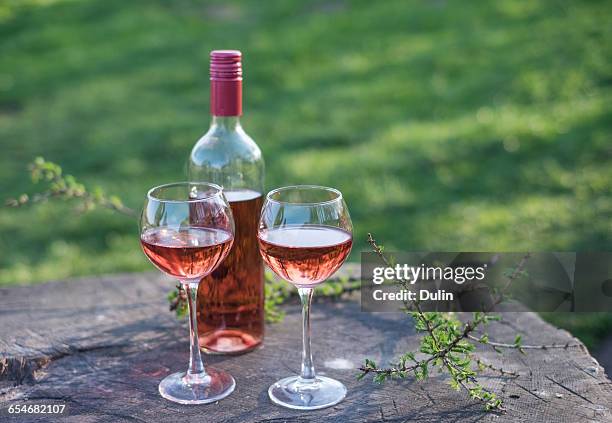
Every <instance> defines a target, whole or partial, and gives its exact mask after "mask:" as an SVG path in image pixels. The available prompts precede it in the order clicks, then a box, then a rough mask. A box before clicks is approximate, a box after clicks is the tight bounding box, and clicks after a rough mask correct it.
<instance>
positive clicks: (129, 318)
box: [0, 273, 612, 423]
mask: <svg viewBox="0 0 612 423" xmlns="http://www.w3.org/2000/svg"><path fill="white" fill-rule="evenodd" d="M171 287H172V282H171V281H169V280H168V279H165V278H164V277H162V276H160V275H158V274H155V273H150V274H135V275H120V276H110V277H99V278H90V279H82V280H78V281H63V282H50V283H46V284H43V285H38V286H35V287H14V288H8V289H1V290H0V421H7V418H8V420H9V421H10V420H14V421H50V420H51V421H57V420H61V421H72V422H79V423H82V422H117V421H143V422H144V421H146V422H150V421H162V422H176V421H181V422H186V421H198V422H202V421H206V422H211V421H220V422H236V421H248V422H255V421H257V422H262V421H279V422H280V421H299V422H309V421H323V420H324V421H337V422H345V421H408V420H415V421H421V422H423V421H428V422H439V421H495V422H500V421H538V422H543V421H553V422H578V421H612V412H611V410H610V409H611V408H612V384H611V382H610V381H609V380H608V379H607V378H606V376H605V374H604V371H603V369H602V368H601V367H600V366H599V365H598V364H597V362H596V361H595V360H594V359H593V358H591V356H590V355H589V354H588V352H587V351H586V349H584V348H571V349H567V350H563V349H561V350H546V351H539V350H538V351H529V352H528V355H522V354H520V353H519V352H508V353H505V354H504V355H503V356H500V355H497V354H495V353H494V352H489V351H486V350H483V353H484V356H485V358H486V359H487V360H488V361H489V362H490V363H491V364H494V365H498V366H503V367H505V368H507V369H509V370H514V371H518V372H519V373H520V376H519V377H518V378H511V377H500V376H497V375H495V374H485V375H484V377H482V381H483V383H484V384H485V385H486V386H487V387H489V388H491V389H493V390H494V391H495V392H497V393H498V394H500V395H501V396H502V397H503V398H504V400H505V404H506V407H507V409H508V411H507V412H506V413H505V414H502V415H495V414H491V413H486V412H483V411H482V406H481V404H479V403H476V402H474V401H471V400H470V399H469V398H468V397H467V395H466V394H465V393H464V392H455V391H453V390H451V389H450V388H449V386H448V384H447V379H446V377H445V376H444V375H433V376H432V377H431V378H430V379H428V380H427V381H424V382H414V381H402V382H394V381H392V382H387V383H385V384H384V385H377V384H375V383H373V382H372V381H371V380H363V381H357V380H356V378H355V376H356V374H357V370H356V368H357V367H358V366H359V365H360V364H361V363H362V362H363V359H364V358H365V357H370V358H372V359H374V360H376V361H377V362H378V363H385V362H387V361H389V360H393V359H394V358H395V357H397V355H398V354H399V353H401V352H404V351H406V349H407V348H414V347H415V346H416V345H417V342H418V341H417V338H416V337H415V336H414V330H413V329H412V327H411V325H410V323H409V321H408V319H406V317H405V316H402V315H395V314H369V313H362V312H360V309H359V304H358V302H357V301H339V302H331V301H321V302H318V303H316V304H315V305H314V306H313V314H312V319H313V322H312V323H313V350H314V354H315V363H316V365H317V369H318V371H319V373H320V374H327V375H330V376H332V377H335V378H338V379H339V380H341V381H342V382H344V383H345V384H346V385H347V387H348V389H349V394H348V396H347V398H346V400H345V401H344V402H342V403H340V404H339V405H337V406H335V407H332V408H329V409H325V410H319V411H314V412H300V411H291V410H286V409H283V408H280V407H278V406H275V405H273V404H272V403H271V402H270V400H269V399H268V396H267V388H268V386H269V385H270V384H271V383H273V382H274V381H276V380H277V379H279V378H280V377H283V376H287V375H291V374H294V373H296V372H298V370H299V366H300V337H301V332H300V329H299V328H300V319H301V316H300V310H299V307H298V306H297V305H290V306H287V307H286V310H287V316H286V318H285V320H284V322H282V323H280V324H274V325H269V326H268V328H267V334H266V340H265V346H264V347H263V348H260V349H259V350H257V351H254V352H252V353H250V354H245V355H242V356H236V357H222V356H206V357H205V361H206V363H209V364H214V365H216V366H218V367H220V368H223V369H226V370H228V371H229V372H231V374H232V375H234V377H235V378H236V382H237V387H236V391H235V392H234V393H233V394H232V395H231V397H229V398H227V399H225V400H222V401H220V402H218V403H216V404H209V405H202V406H181V405H177V404H174V403H171V402H169V401H166V400H164V399H162V398H161V397H160V396H159V394H158V392H157V385H158V383H159V381H160V379H161V378H162V377H163V376H165V375H166V374H168V373H169V372H171V371H176V370H179V369H182V368H183V367H185V365H186V363H187V359H188V357H187V351H188V336H187V335H188V333H187V329H186V326H185V325H186V323H185V322H179V321H177V320H176V318H175V317H174V316H173V314H172V313H170V312H168V309H167V308H168V306H167V303H166V300H165V296H166V294H167V292H168V291H169V289H170V288H171ZM504 321H505V323H499V324H497V323H496V324H493V325H491V327H490V330H489V333H490V334H491V337H492V338H496V339H498V340H510V341H511V340H512V339H513V334H514V333H516V331H518V332H520V333H522V334H523V337H524V342H525V343H566V342H568V341H571V342H577V341H576V340H574V339H573V338H572V337H571V336H570V335H569V334H568V333H567V332H565V331H562V330H559V329H556V328H554V327H552V326H550V325H548V324H547V323H545V322H543V321H542V320H541V319H540V318H539V317H537V316H536V315H535V314H531V313H515V314H510V313H508V314H506V315H505V316H504ZM42 403H44V404H51V403H56V404H60V403H63V404H67V410H68V413H67V414H66V415H65V416H62V417H61V418H56V417H49V416H38V417H36V416H25V417H24V416H20V417H15V416H14V415H13V417H8V414H7V408H8V406H9V405H10V404H42Z"/></svg>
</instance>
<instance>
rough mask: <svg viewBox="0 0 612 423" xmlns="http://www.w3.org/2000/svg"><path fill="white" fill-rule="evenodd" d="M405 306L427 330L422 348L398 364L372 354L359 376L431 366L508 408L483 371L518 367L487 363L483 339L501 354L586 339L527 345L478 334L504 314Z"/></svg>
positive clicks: (402, 374)
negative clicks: (466, 314) (483, 379)
mask: <svg viewBox="0 0 612 423" xmlns="http://www.w3.org/2000/svg"><path fill="white" fill-rule="evenodd" d="M368 243H369V244H370V246H371V247H372V250H373V251H374V252H375V253H376V254H377V255H378V256H379V257H380V258H381V260H382V261H383V263H384V264H385V265H386V266H390V265H391V264H392V263H394V260H393V258H392V257H387V255H385V253H384V249H383V248H382V246H380V245H378V244H377V243H376V241H375V239H374V237H373V236H372V235H371V234H368ZM530 257H531V254H529V253H527V254H525V256H524V257H523V258H522V259H521V260H520V261H519V263H518V264H517V265H516V267H515V268H514V269H511V271H509V272H508V273H507V274H506V283H505V284H504V287H503V289H502V290H501V291H499V292H498V294H497V296H496V299H495V301H494V303H493V304H492V305H491V308H490V310H487V311H491V309H493V308H494V307H495V306H496V305H498V304H499V303H501V302H502V301H503V300H504V292H505V291H506V290H507V289H508V288H509V287H510V285H511V284H512V282H513V281H514V280H516V279H517V278H519V277H520V276H521V275H523V274H524V272H525V265H526V263H527V261H528V260H529V258H530ZM396 282H397V283H398V284H399V285H400V286H401V287H402V288H404V289H408V288H409V284H410V283H409V282H408V281H405V280H402V279H397V280H396ZM404 309H405V311H406V313H407V314H409V315H410V316H411V317H412V320H413V322H414V327H415V330H416V331H417V333H418V334H420V335H421V340H420V347H419V350H418V351H409V352H407V353H405V354H403V355H402V356H400V357H399V359H398V361H397V362H396V363H391V365H390V366H389V367H379V366H378V365H377V364H376V363H375V362H374V361H373V360H371V359H366V360H365V363H364V365H363V366H361V367H360V369H359V370H360V371H361V373H360V374H359V375H358V378H359V379H362V378H364V377H365V376H366V375H368V374H372V375H373V379H374V381H375V382H378V383H382V382H384V381H386V380H388V379H398V378H399V379H404V378H407V377H414V378H415V379H416V380H423V379H426V378H427V377H428V376H429V374H430V372H431V370H434V369H437V370H438V371H439V372H447V373H448V374H449V375H450V380H449V384H450V385H451V387H452V388H454V389H456V390H461V389H463V390H465V391H466V392H467V393H468V395H469V396H470V398H472V399H475V400H479V401H482V402H483V404H484V408H485V410H487V411H504V407H503V401H502V399H501V398H499V397H498V396H497V394H495V393H494V392H492V391H490V390H488V389H487V388H485V387H484V386H482V385H481V384H480V383H479V381H478V378H477V376H478V374H479V372H483V371H485V370H491V371H494V372H496V373H498V374H499V375H501V376H506V377H517V376H518V374H517V373H516V372H513V371H509V370H505V369H503V368H499V367H495V366H493V365H491V364H488V363H486V362H485V361H484V360H483V359H482V358H480V357H479V356H478V354H477V353H476V345H477V344H486V345H489V346H491V348H493V349H494V350H495V351H496V352H498V353H501V352H502V348H508V349H516V350H518V351H520V352H522V353H524V352H525V351H524V350H525V349H547V348H569V347H579V346H580V344H569V343H568V344H565V345H524V344H523V343H522V336H521V335H520V334H517V335H516V337H515V338H514V342H512V343H502V342H494V341H491V340H490V339H489V335H488V334H487V333H486V331H484V332H483V333H481V334H480V335H478V336H477V335H476V330H477V329H482V330H484V329H486V327H487V325H488V324H489V323H490V322H492V321H499V320H500V319H501V317H500V316H499V315H496V314H490V313H489V312H475V313H473V315H472V318H471V319H470V320H469V321H467V322H465V323H463V322H461V321H460V320H459V319H458V318H457V317H456V316H455V315H454V314H452V313H441V312H423V311H422V309H421V306H420V304H419V302H418V301H412V302H411V301H409V300H405V301H404Z"/></svg>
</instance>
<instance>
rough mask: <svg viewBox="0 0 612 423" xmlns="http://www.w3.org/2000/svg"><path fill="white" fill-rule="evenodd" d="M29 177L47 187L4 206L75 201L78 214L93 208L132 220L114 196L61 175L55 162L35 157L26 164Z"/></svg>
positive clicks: (134, 214) (11, 199) (21, 196)
mask: <svg viewBox="0 0 612 423" xmlns="http://www.w3.org/2000/svg"><path fill="white" fill-rule="evenodd" d="M28 170H29V171H30V177H31V178H32V182H34V183H35V184H37V183H40V182H46V183H47V187H46V189H44V190H43V191H41V192H37V193H35V194H32V195H28V194H21V195H20V196H19V197H17V198H9V199H8V200H6V205H7V206H8V207H22V206H25V205H26V204H29V203H44V202H47V201H49V200H50V199H60V200H74V201H77V210H78V211H79V212H81V213H84V212H88V211H91V210H93V209H95V208H96V207H104V208H106V209H110V210H113V211H116V212H119V213H122V214H124V215H127V216H130V217H136V215H137V214H136V212H135V211H134V210H132V209H130V208H129V207H126V206H125V205H124V204H123V202H122V201H121V199H120V198H119V197H117V196H116V195H107V194H106V193H105V192H104V190H103V189H102V188H100V187H97V186H95V187H92V188H88V187H86V186H85V185H84V184H83V183H81V182H79V181H78V180H77V179H76V178H75V177H74V176H72V175H64V173H63V170H62V167H61V166H60V165H58V164H57V163H53V162H50V161H47V160H45V159H44V158H43V157H37V158H36V159H34V161H33V162H32V163H30V164H29V165H28Z"/></svg>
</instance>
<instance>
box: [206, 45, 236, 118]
mask: <svg viewBox="0 0 612 423" xmlns="http://www.w3.org/2000/svg"><path fill="white" fill-rule="evenodd" d="M210 112H211V114H213V115H214V116H241V115H242V53H240V51H238V50H213V51H211V52H210Z"/></svg>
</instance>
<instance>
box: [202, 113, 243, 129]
mask: <svg viewBox="0 0 612 423" xmlns="http://www.w3.org/2000/svg"><path fill="white" fill-rule="evenodd" d="M210 126H211V128H214V129H217V130H220V131H226V132H231V131H236V130H237V129H238V128H240V127H241V126H240V116H215V115H213V117H212V122H211V123H210Z"/></svg>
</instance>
